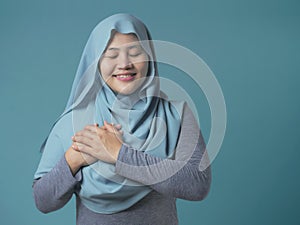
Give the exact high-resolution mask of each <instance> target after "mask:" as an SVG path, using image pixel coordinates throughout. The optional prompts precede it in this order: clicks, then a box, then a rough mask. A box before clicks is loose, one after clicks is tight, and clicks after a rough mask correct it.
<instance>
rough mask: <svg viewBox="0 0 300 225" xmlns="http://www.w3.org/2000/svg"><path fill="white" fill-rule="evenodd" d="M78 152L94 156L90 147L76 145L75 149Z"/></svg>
mask: <svg viewBox="0 0 300 225" xmlns="http://www.w3.org/2000/svg"><path fill="white" fill-rule="evenodd" d="M75 150H77V151H79V152H82V153H86V154H88V155H91V156H94V155H93V154H94V151H93V149H92V148H91V147H90V146H87V145H84V144H76V149H75Z"/></svg>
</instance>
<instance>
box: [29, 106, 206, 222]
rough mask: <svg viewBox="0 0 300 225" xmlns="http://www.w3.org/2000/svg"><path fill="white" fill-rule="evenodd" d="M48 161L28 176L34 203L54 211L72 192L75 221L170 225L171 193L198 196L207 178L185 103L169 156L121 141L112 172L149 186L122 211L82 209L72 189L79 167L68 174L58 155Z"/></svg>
mask: <svg viewBox="0 0 300 225" xmlns="http://www.w3.org/2000/svg"><path fill="white" fill-rule="evenodd" d="M55 158H56V159H57V157H55ZM53 165H54V166H53V168H49V171H48V172H47V173H45V174H44V175H43V176H41V177H39V178H36V179H35V180H34V185H33V193H34V198H35V202H36V206H37V208H38V209H39V210H40V211H42V212H44V213H48V212H51V211H55V210H57V209H60V208H61V207H63V206H64V205H65V204H66V203H67V202H68V201H69V200H70V199H71V197H72V195H73V194H75V195H76V209H77V216H76V217H77V218H76V221H77V224H78V225H90V224H93V225H95V224H97V225H98V224H99V225H128V224H130V225H135V224H136V225H142V224H145V225H147V224H164V225H169V224H170V225H176V224H178V219H177V211H176V198H181V199H187V200H202V199H203V198H205V196H206V195H207V194H208V191H209V187H210V183H211V171H210V166H208V165H209V160H208V156H207V152H206V149H205V143H204V140H203V137H202V135H201V132H200V131H199V127H198V125H197V121H196V120H195V118H194V116H193V113H192V112H191V110H190V109H189V108H188V107H185V109H184V113H183V117H182V124H181V131H180V136H179V140H178V143H177V147H176V150H175V157H174V158H173V159H165V160H162V159H161V158H159V157H156V156H152V155H149V154H146V153H144V152H142V151H138V150H136V149H133V148H131V147H130V146H127V145H126V144H123V145H122V147H121V150H120V153H119V156H118V160H117V162H116V165H115V172H116V173H117V174H119V175H121V176H124V177H126V178H129V179H131V180H134V181H137V182H139V183H142V184H144V185H148V186H149V187H151V188H152V189H153V191H151V192H150V193H149V194H148V195H147V196H146V197H144V198H143V199H142V200H140V201H139V202H137V203H136V204H135V205H133V206H131V207H130V208H128V209H126V210H124V211H122V212H118V213H114V214H100V213H96V212H93V211H91V210H89V209H88V208H86V207H85V206H84V205H83V204H82V202H81V199H80V197H79V196H78V195H77V194H76V193H77V192H78V190H79V189H80V184H81V180H82V179H84V178H83V177H82V173H81V171H80V170H79V171H78V173H77V174H76V175H75V176H73V175H72V173H71V171H70V168H69V166H68V164H67V162H66V159H65V157H64V154H62V155H61V156H60V160H57V162H55V164H53ZM153 165H159V166H153ZM135 166H136V167H135ZM141 168H143V169H141ZM170 171H171V172H170Z"/></svg>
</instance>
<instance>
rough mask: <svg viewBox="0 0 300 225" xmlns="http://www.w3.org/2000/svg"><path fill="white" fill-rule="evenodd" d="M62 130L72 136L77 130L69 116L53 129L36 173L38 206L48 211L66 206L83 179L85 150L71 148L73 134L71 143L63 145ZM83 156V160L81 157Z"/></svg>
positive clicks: (35, 192)
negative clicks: (71, 123) (82, 168)
mask: <svg viewBox="0 0 300 225" xmlns="http://www.w3.org/2000/svg"><path fill="white" fill-rule="evenodd" d="M63 128H64V129H63ZM68 128H69V130H68ZM61 130H62V131H63V132H64V133H67V134H69V133H70V136H71V134H72V132H73V131H72V127H71V126H69V120H68V119H67V118H63V121H59V122H58V123H57V124H56V125H55V127H54V128H53V130H52V131H51V133H50V135H49V137H48V140H47V142H46V145H45V148H44V151H43V154H42V157H41V160H40V163H39V166H38V169H37V171H36V173H35V175H34V183H33V195H34V199H35V203H36V207H37V208H38V209H39V210H40V211H41V212H44V213H48V212H51V211H54V210H57V209H59V208H61V207H63V206H64V205H65V204H66V203H67V202H68V201H69V200H70V199H71V197H72V194H73V193H74V190H75V189H76V187H77V185H78V184H79V182H80V181H81V176H82V175H81V170H79V168H80V167H81V165H80V163H83V161H84V160H82V159H83V158H82V155H81V153H79V152H77V151H75V150H73V149H72V148H69V149H68V150H67V145H71V144H72V141H71V137H70V140H69V143H65V145H63V143H62V141H61V140H62V138H61V136H60V135H59V131H61ZM67 136H68V135H65V137H64V138H67ZM66 150H67V151H66ZM65 151H66V152H65ZM79 157H80V158H81V160H78V159H80V158H79ZM85 159H87V158H85ZM77 171H78V172H77Z"/></svg>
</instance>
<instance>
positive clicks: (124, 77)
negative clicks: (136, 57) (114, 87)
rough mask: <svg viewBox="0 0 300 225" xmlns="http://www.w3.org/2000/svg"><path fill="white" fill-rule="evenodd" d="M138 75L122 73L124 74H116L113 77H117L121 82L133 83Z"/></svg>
mask: <svg viewBox="0 0 300 225" xmlns="http://www.w3.org/2000/svg"><path fill="white" fill-rule="evenodd" d="M135 75H136V73H122V74H115V75H113V77H115V78H116V79H117V80H120V81H131V80H133V79H134V77H135Z"/></svg>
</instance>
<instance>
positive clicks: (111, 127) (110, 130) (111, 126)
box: [104, 121, 116, 133]
mask: <svg viewBox="0 0 300 225" xmlns="http://www.w3.org/2000/svg"><path fill="white" fill-rule="evenodd" d="M104 127H105V128H106V129H107V130H108V131H109V132H111V133H115V132H116V131H115V127H114V126H113V125H111V124H109V123H108V122H106V121H104Z"/></svg>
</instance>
